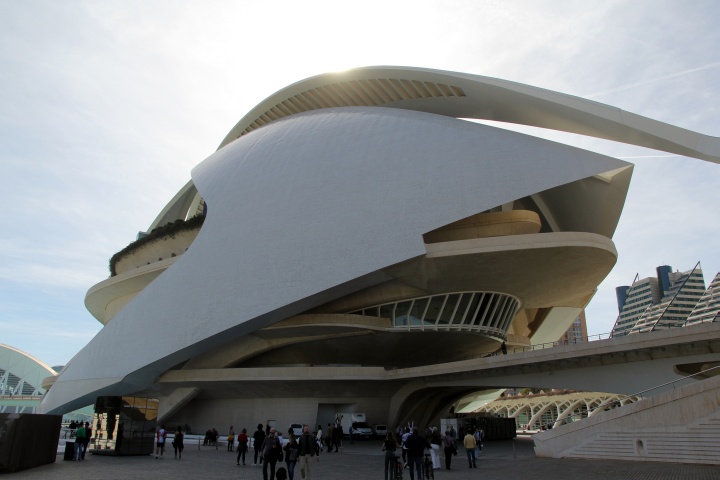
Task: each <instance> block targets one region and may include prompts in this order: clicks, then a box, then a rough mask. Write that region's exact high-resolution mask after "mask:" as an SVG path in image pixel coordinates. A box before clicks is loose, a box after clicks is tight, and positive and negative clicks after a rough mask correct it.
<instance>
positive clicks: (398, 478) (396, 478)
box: [392, 455, 405, 480]
mask: <svg viewBox="0 0 720 480" xmlns="http://www.w3.org/2000/svg"><path fill="white" fill-rule="evenodd" d="M403 470H405V466H404V465H403V461H402V457H400V455H395V466H394V467H393V477H392V478H393V480H403Z"/></svg>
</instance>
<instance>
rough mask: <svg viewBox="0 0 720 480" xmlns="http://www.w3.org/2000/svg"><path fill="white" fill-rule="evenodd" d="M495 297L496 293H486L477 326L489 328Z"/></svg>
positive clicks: (479, 311)
mask: <svg viewBox="0 0 720 480" xmlns="http://www.w3.org/2000/svg"><path fill="white" fill-rule="evenodd" d="M493 297H495V294H494V293H486V294H485V295H483V298H482V299H481V301H480V310H478V315H477V320H476V322H477V325H480V326H483V327H487V325H488V322H489V321H490V312H491V307H492V299H493Z"/></svg>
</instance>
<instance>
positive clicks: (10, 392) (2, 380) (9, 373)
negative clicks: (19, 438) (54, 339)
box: [0, 344, 57, 413]
mask: <svg viewBox="0 0 720 480" xmlns="http://www.w3.org/2000/svg"><path fill="white" fill-rule="evenodd" d="M55 375H57V373H56V372H55V370H53V369H52V367H50V366H49V365H46V364H45V363H44V362H42V361H41V360H38V359H37V358H35V357H33V356H32V355H30V354H29V353H25V352H23V351H22V350H18V349H17V348H14V347H11V346H9V345H3V344H0V413H35V409H36V408H37V405H38V404H39V403H40V397H41V396H42V395H44V394H45V385H44V384H43V380H45V379H46V378H47V377H52V376H55Z"/></svg>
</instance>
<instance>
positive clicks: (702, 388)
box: [533, 377, 720, 465]
mask: <svg viewBox="0 0 720 480" xmlns="http://www.w3.org/2000/svg"><path fill="white" fill-rule="evenodd" d="M719 406H720V377H713V378H710V379H707V380H703V381H699V382H697V383H693V384H691V385H687V386H685V387H682V388H679V389H677V390H672V391H668V392H665V393H661V394H658V395H656V396H653V397H650V398H646V399H643V400H641V401H639V402H637V403H635V404H632V405H627V406H624V407H622V408H617V409H615V410H610V411H606V412H602V413H599V414H596V415H595V416H593V417H590V418H587V419H583V420H582V421H579V422H575V423H571V424H567V425H563V426H561V427H558V428H555V429H553V430H549V431H546V432H543V433H539V434H537V435H535V436H534V437H533V439H534V441H535V454H536V455H537V456H538V457H554V458H566V457H572V458H593V459H602V458H613V459H621V460H637V461H652V462H673V463H700V464H712V465H720V456H718V454H717V452H718V451H720V411H719V409H718V407H719Z"/></svg>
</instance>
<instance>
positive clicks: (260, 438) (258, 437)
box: [253, 423, 265, 466]
mask: <svg viewBox="0 0 720 480" xmlns="http://www.w3.org/2000/svg"><path fill="white" fill-rule="evenodd" d="M264 441H265V430H263V425H262V423H258V426H257V430H255V433H253V448H254V449H255V457H254V458H253V466H255V465H257V464H258V454H260V461H261V462H262V446H263V442H264Z"/></svg>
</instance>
